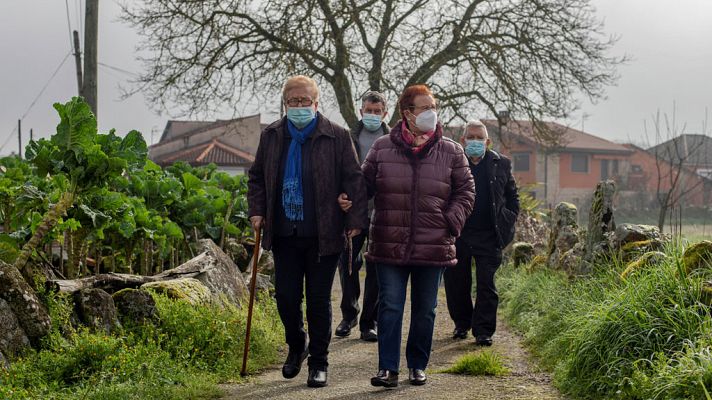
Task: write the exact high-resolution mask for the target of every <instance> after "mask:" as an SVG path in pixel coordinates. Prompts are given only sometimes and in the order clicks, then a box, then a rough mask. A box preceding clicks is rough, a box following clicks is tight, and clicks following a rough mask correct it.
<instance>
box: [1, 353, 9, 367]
mask: <svg viewBox="0 0 712 400" xmlns="http://www.w3.org/2000/svg"><path fill="white" fill-rule="evenodd" d="M9 368H10V363H9V362H8V361H7V359H6V358H5V355H4V354H2V351H0V369H9Z"/></svg>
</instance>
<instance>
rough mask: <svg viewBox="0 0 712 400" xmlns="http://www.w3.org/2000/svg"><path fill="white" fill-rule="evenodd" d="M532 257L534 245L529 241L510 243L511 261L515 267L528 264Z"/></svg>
mask: <svg viewBox="0 0 712 400" xmlns="http://www.w3.org/2000/svg"><path fill="white" fill-rule="evenodd" d="M532 258H534V246H533V245H532V244H531V243H526V242H517V243H514V244H513V245H512V262H513V263H514V266H515V267H519V266H521V265H526V264H528V263H529V262H530V261H531V259H532Z"/></svg>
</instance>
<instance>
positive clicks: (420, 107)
mask: <svg viewBox="0 0 712 400" xmlns="http://www.w3.org/2000/svg"><path fill="white" fill-rule="evenodd" d="M408 109H409V110H411V111H415V110H423V111H426V110H433V111H437V110H438V106H436V105H435V104H431V105H427V106H418V107H416V106H410V107H408Z"/></svg>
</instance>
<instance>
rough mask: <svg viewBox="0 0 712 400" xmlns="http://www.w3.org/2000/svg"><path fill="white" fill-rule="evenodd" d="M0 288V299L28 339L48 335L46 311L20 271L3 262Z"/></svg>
mask: <svg viewBox="0 0 712 400" xmlns="http://www.w3.org/2000/svg"><path fill="white" fill-rule="evenodd" d="M0 288H2V290H0V298H2V299H4V300H5V301H7V303H8V304H9V305H10V308H11V309H12V312H13V313H14V314H15V316H16V317H17V320H18V321H19V323H20V326H21V327H22V330H23V331H25V334H26V335H27V337H28V338H30V339H35V338H41V337H43V336H45V335H46V334H47V333H49V330H50V327H51V325H52V324H51V321H50V319H49V314H48V313H47V309H46V308H45V306H44V305H43V304H42V303H41V302H40V300H39V298H37V294H36V293H35V291H34V290H33V289H32V288H31V287H30V285H28V284H27V282H26V281H25V278H23V277H22V274H20V271H18V270H17V268H15V267H14V266H12V265H10V264H7V263H5V262H3V261H0Z"/></svg>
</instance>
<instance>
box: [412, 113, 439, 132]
mask: <svg viewBox="0 0 712 400" xmlns="http://www.w3.org/2000/svg"><path fill="white" fill-rule="evenodd" d="M437 123H438V114H437V113H436V112H435V110H425V111H423V112H422V113H420V114H418V116H417V117H415V126H416V127H418V129H420V131H421V132H432V131H434V130H435V126H436V125H437Z"/></svg>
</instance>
